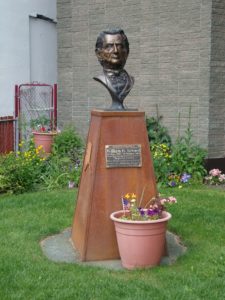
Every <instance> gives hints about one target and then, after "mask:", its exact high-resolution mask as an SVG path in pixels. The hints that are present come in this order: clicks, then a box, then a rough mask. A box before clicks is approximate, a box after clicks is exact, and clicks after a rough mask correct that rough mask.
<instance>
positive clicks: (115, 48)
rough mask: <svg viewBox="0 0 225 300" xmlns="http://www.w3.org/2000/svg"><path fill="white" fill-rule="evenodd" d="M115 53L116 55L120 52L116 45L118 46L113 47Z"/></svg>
mask: <svg viewBox="0 0 225 300" xmlns="http://www.w3.org/2000/svg"><path fill="white" fill-rule="evenodd" d="M113 51H114V52H115V53H117V52H118V48H117V45H116V44H114V45H113Z"/></svg>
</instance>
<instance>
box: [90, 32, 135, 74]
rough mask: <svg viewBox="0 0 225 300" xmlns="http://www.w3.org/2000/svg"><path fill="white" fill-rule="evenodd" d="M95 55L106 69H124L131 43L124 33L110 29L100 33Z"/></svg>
mask: <svg viewBox="0 0 225 300" xmlns="http://www.w3.org/2000/svg"><path fill="white" fill-rule="evenodd" d="M95 53H96V56H97V57H98V60H99V62H100V64H101V65H102V66H103V68H104V69H114V70H119V69H123V67H124V65H125V63H126V60H127V57H128V54H129V42H128V39H127V36H126V35H125V33H124V31H123V30H122V29H110V30H106V31H102V32H100V34H99V36H98V38H97V41H96V45H95Z"/></svg>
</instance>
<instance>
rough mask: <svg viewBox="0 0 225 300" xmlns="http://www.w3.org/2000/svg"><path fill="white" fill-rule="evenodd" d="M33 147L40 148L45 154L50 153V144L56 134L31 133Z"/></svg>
mask: <svg viewBox="0 0 225 300" xmlns="http://www.w3.org/2000/svg"><path fill="white" fill-rule="evenodd" d="M33 135H34V144H35V147H36V148H37V147H39V146H42V147H43V150H44V152H45V153H51V150H52V143H53V140H54V136H55V135H56V133H53V132H33Z"/></svg>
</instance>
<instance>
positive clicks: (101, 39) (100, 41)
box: [95, 28, 130, 54]
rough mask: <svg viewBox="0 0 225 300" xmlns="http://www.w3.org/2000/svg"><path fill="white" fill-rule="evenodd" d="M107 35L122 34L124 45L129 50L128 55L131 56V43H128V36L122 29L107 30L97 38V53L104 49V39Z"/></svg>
mask: <svg viewBox="0 0 225 300" xmlns="http://www.w3.org/2000/svg"><path fill="white" fill-rule="evenodd" d="M106 34H120V35H121V36H122V39H123V42H124V45H125V47H126V49H127V54H129V50H130V49H129V42H128V39H127V36H126V34H125V33H124V31H123V30H122V29H120V28H112V29H107V30H104V31H102V32H100V33H99V35H98V37H97V41H96V44H95V52H98V51H99V50H101V49H102V47H103V42H104V38H105V35H106Z"/></svg>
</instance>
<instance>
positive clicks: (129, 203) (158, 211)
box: [121, 193, 177, 221]
mask: <svg viewBox="0 0 225 300" xmlns="http://www.w3.org/2000/svg"><path fill="white" fill-rule="evenodd" d="M142 198H143V195H142V197H141V200H140V202H139V203H138V204H137V196H136V194H134V193H127V194H126V195H125V196H123V197H122V205H123V211H124V213H123V215H122V216H121V218H122V219H125V220H133V221H147V220H158V219H161V218H162V212H163V211H166V206H167V205H168V204H169V205H170V204H173V203H176V202H177V200H176V198H175V197H173V196H170V197H167V198H164V197H161V196H160V195H159V194H158V195H157V196H156V197H153V198H151V199H150V200H149V201H148V203H147V204H146V205H145V207H144V208H142V207H141V202H142Z"/></svg>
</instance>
